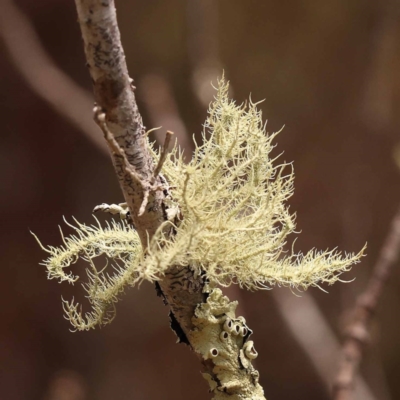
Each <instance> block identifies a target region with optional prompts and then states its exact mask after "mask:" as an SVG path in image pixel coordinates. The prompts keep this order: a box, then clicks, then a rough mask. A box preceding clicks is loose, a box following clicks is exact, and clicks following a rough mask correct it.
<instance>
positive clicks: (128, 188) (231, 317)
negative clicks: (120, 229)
mask: <svg viewBox="0 0 400 400" xmlns="http://www.w3.org/2000/svg"><path fill="white" fill-rule="evenodd" d="M75 1H76V6H77V10H78V19H79V24H80V27H81V30H82V36H83V41H84V47H85V54H86V59H87V65H88V68H89V72H90V75H91V77H92V81H93V89H94V95H95V101H96V103H97V106H98V107H99V108H100V109H101V113H103V114H101V115H100V114H99V112H98V109H97V111H96V116H97V122H98V123H99V125H100V126H101V127H102V129H103V132H104V134H105V135H106V139H107V141H108V143H109V147H110V151H111V153H112V158H113V163H114V167H115V171H116V173H117V176H118V179H119V182H120V185H121V189H122V192H123V194H124V197H125V199H126V202H127V203H128V206H129V209H130V213H131V217H132V220H133V223H134V225H135V228H136V229H137V231H138V234H139V236H140V239H141V242H142V245H143V246H144V247H147V244H148V239H149V238H151V237H152V236H153V235H154V232H155V231H156V230H157V229H158V228H159V227H160V225H161V224H162V223H163V222H164V221H165V220H166V219H167V208H168V206H167V205H166V204H165V202H164V199H165V197H166V196H168V195H169V194H168V187H167V184H166V183H165V182H161V180H160V177H154V168H155V166H154V164H153V161H152V157H151V155H150V153H149V150H148V148H147V140H146V137H145V128H144V126H143V123H142V118H141V116H140V114H139V111H138V108H137V105H136V101H135V96H134V92H133V90H134V87H133V86H132V84H131V82H132V81H131V79H130V78H129V75H128V70H127V66H126V62H125V55H124V52H123V49H122V45H121V41H120V34H119V30H118V25H117V20H116V11H115V6H114V2H113V1H112V0H75ZM110 134H111V135H112V137H110ZM114 139H115V140H114ZM115 141H116V143H115ZM127 162H128V163H129V168H127V165H126V164H127ZM129 171H131V172H129ZM132 171H133V172H132ZM154 179H156V182H154ZM157 186H160V187H161V188H163V189H162V190H159V189H154V188H155V187H157ZM146 192H147V193H148V194H149V199H148V202H147V205H146V209H145V212H144V213H143V214H142V215H141V216H139V215H138V214H139V210H140V208H141V205H142V202H143V198H144V197H145V194H146ZM158 286H159V289H160V292H161V293H160V294H161V295H162V296H163V297H164V300H165V301H166V303H168V305H169V306H170V308H171V313H172V317H171V322H172V326H173V328H174V330H175V332H177V334H178V336H180V339H181V341H183V342H186V343H188V344H189V345H190V347H191V348H192V349H193V350H194V351H195V353H196V354H197V355H198V356H199V358H200V359H201V360H202V363H203V365H204V367H205V372H204V374H203V375H204V377H205V378H206V380H207V381H208V382H209V384H210V390H211V392H212V393H213V394H214V395H215V399H227V398H231V399H253V400H261V399H264V396H263V390H262V388H261V386H260V385H259V384H258V372H257V371H255V370H254V368H253V367H252V365H251V360H252V359H253V358H254V357H255V355H256V352H255V350H254V348H253V344H252V342H251V341H249V340H248V336H249V333H250V330H249V328H247V327H246V325H245V321H244V319H243V318H236V317H235V314H234V312H235V308H236V304H235V303H231V302H229V299H228V298H227V297H224V296H222V294H221V292H220V291H219V289H213V290H210V289H209V288H208V285H207V282H206V280H205V278H204V276H202V275H199V274H197V275H196V274H195V273H194V272H193V270H192V269H191V268H190V266H187V267H185V268H182V267H180V268H178V267H176V266H171V268H170V270H169V271H167V273H166V274H165V277H164V279H163V280H161V281H160V282H159V285H158ZM231 325H232V326H231ZM232 327H233V328H232ZM232 329H233V330H232Z"/></svg>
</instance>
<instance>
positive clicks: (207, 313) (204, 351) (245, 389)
mask: <svg viewBox="0 0 400 400" xmlns="http://www.w3.org/2000/svg"><path fill="white" fill-rule="evenodd" d="M237 304H238V303H237V301H229V299H228V298H227V297H226V296H224V295H223V294H222V291H221V290H220V289H217V288H215V289H211V290H209V296H208V298H207V301H206V302H205V303H202V304H201V305H199V306H198V307H197V309H196V311H195V316H194V317H193V319H192V322H193V325H194V326H195V328H194V330H193V331H192V332H191V335H190V336H191V344H192V346H193V349H194V350H195V352H196V353H199V354H201V356H202V358H203V360H204V365H205V366H206V369H207V372H205V373H203V376H204V378H205V379H206V380H207V381H208V383H209V385H210V391H211V392H212V393H213V394H214V399H216V400H217V399H218V400H219V399H228V398H229V399H238V400H239V399H240V400H243V399H252V400H256V399H260V400H261V399H265V397H264V392H263V389H262V387H261V386H260V385H259V383H258V378H259V374H258V371H256V370H255V368H254V367H253V366H252V363H251V361H252V359H254V358H255V357H256V356H257V352H256V351H255V349H254V344H253V342H252V341H251V340H249V336H250V334H251V330H250V329H249V328H248V326H247V325H246V321H245V319H244V318H243V317H236V315H235V311H236V307H237Z"/></svg>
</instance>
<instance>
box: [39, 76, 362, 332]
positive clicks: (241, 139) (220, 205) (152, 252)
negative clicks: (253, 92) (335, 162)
mask: <svg viewBox="0 0 400 400" xmlns="http://www.w3.org/2000/svg"><path fill="white" fill-rule="evenodd" d="M278 133H279V132H278ZM278 133H274V134H270V135H269V134H267V133H266V131H265V125H264V124H263V122H262V116H261V111H259V110H258V109H257V104H254V103H252V102H251V101H249V103H248V104H244V105H236V104H235V102H234V101H232V100H230V99H229V97H228V83H227V82H225V81H224V80H223V79H222V80H221V81H220V82H219V86H218V88H217V94H216V97H215V101H214V102H213V103H212V104H211V105H210V109H209V114H208V118H207V120H206V122H205V125H204V130H203V143H202V144H201V145H198V144H196V145H195V151H194V154H193V157H192V159H191V161H190V162H188V163H185V160H184V153H183V152H182V151H181V149H179V148H178V147H177V146H175V147H174V149H173V150H172V152H171V153H170V154H169V155H168V157H167V159H166V161H165V162H164V165H163V171H162V172H163V174H164V176H165V177H166V178H167V181H168V183H169V185H170V189H171V190H170V191H171V194H172V197H171V198H167V199H166V202H167V205H168V207H169V208H170V209H173V210H177V211H176V212H175V214H174V215H179V218H174V221H166V222H165V223H164V224H163V225H162V226H161V227H160V228H159V229H158V231H157V232H156V234H155V235H154V236H153V237H152V238H151V240H150V242H149V243H148V246H147V249H146V254H145V255H144V252H143V249H142V247H141V244H140V240H139V237H138V235H137V233H136V231H135V230H134V229H132V228H130V227H129V226H128V225H127V224H126V223H125V222H119V223H117V222H113V224H112V225H109V226H107V227H106V228H105V229H103V228H102V227H101V226H100V225H98V226H91V227H88V226H85V225H83V224H79V223H78V224H77V227H75V229H76V232H77V235H75V236H71V237H68V238H66V239H64V246H61V247H59V248H54V247H49V248H44V249H45V250H46V251H47V252H48V253H50V256H49V258H48V259H47V260H45V261H44V264H45V265H46V267H47V270H48V276H49V278H50V279H52V278H58V279H59V280H60V281H65V280H67V281H68V282H71V283H73V282H75V281H76V280H77V277H74V276H73V275H71V274H66V273H65V272H64V269H65V268H66V267H68V266H70V265H71V264H73V263H75V262H76V261H77V260H78V258H83V259H84V260H85V261H87V262H88V263H89V268H88V269H87V273H88V276H89V282H88V283H87V284H86V285H85V288H86V291H87V293H88V299H89V301H90V303H91V304H92V306H93V310H92V311H91V312H89V313H86V314H82V311H81V309H80V307H79V305H78V304H77V303H74V301H72V302H64V310H65V311H66V316H67V318H68V319H69V320H70V321H71V323H72V325H73V326H74V328H75V329H77V330H85V329H90V328H93V327H95V326H96V325H104V324H107V323H109V322H110V321H111V320H112V319H113V316H114V313H115V303H116V302H117V301H118V296H119V295H120V294H121V293H122V292H123V290H124V288H125V287H126V286H129V285H134V284H136V283H138V282H141V281H143V280H147V281H151V282H152V281H155V280H160V279H162V278H163V274H164V273H165V271H166V270H167V269H168V268H169V267H171V266H175V267H177V266H187V265H190V266H191V268H192V269H194V270H195V271H197V272H198V273H199V274H200V273H205V274H206V276H207V279H208V281H209V282H210V283H211V284H213V285H217V284H218V285H221V286H229V285H230V284H232V283H236V284H239V285H240V286H241V287H244V288H246V289H249V290H256V289H265V288H270V287H272V286H274V285H279V286H289V287H292V288H299V289H307V288H308V287H310V286H316V287H319V286H320V285H321V284H329V285H330V284H333V283H334V282H336V281H338V280H340V279H339V277H340V275H341V274H342V273H343V272H345V271H348V270H349V269H350V267H351V265H352V264H354V263H357V262H359V260H360V258H361V256H362V255H363V251H364V249H362V250H361V251H360V252H359V253H358V254H347V255H342V254H341V253H340V252H338V251H336V250H331V251H316V250H314V249H313V250H311V251H309V252H308V253H306V254H305V255H303V254H296V253H294V252H293V250H292V251H290V250H289V251H285V250H284V248H285V245H286V241H287V237H288V235H290V234H291V233H294V232H295V218H294V215H293V214H291V213H290V212H289V209H288V206H287V205H286V201H287V200H288V199H289V198H290V197H291V196H292V194H293V179H294V174H293V169H292V165H291V164H288V163H281V164H279V163H278V162H277V159H278V158H279V157H275V158H272V156H271V152H272V150H273V148H274V145H273V141H274V140H275V138H276V136H277V134H278ZM152 154H153V157H154V160H155V163H156V160H157V158H158V157H159V152H158V151H156V150H152ZM167 226H172V227H173V229H166V227H167ZM171 232H173V235H172V234H171ZM101 254H104V255H105V256H106V257H107V258H109V259H110V260H112V262H114V263H115V264H114V268H115V273H114V275H108V274H106V273H105V272H104V271H98V270H97V269H96V267H95V265H94V261H93V260H94V259H95V258H96V257H98V256H99V255H101Z"/></svg>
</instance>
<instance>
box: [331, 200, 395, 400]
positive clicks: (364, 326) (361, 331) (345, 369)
mask: <svg viewBox="0 0 400 400" xmlns="http://www.w3.org/2000/svg"><path fill="white" fill-rule="evenodd" d="M399 252H400V208H399V209H398V210H397V213H396V215H395V217H394V218H393V221H392V224H391V228H390V231H389V234H388V236H387V237H386V239H385V242H384V245H383V247H382V250H381V252H380V254H379V257H378V260H377V262H376V264H375V266H374V269H373V272H372V276H371V277H370V279H369V282H368V284H367V287H366V288H365V290H364V292H363V293H361V295H360V296H359V297H358V299H357V303H356V306H355V309H354V311H353V321H352V323H351V324H350V326H349V327H348V329H347V331H346V335H345V341H344V343H343V347H342V357H341V362H340V365H339V371H338V373H337V377H336V382H335V385H334V388H333V398H334V400H350V399H352V398H353V390H354V382H355V379H356V376H357V372H358V369H359V365H360V363H361V360H362V356H363V351H364V348H365V346H366V345H367V344H368V343H369V341H370V335H369V331H368V328H369V324H370V322H371V320H372V317H373V316H374V314H375V312H376V308H377V305H378V302H379V299H380V297H381V295H382V293H383V289H384V287H385V284H386V282H387V280H388V278H389V276H390V273H391V271H392V267H393V265H394V264H395V263H396V261H397V260H398V257H399Z"/></svg>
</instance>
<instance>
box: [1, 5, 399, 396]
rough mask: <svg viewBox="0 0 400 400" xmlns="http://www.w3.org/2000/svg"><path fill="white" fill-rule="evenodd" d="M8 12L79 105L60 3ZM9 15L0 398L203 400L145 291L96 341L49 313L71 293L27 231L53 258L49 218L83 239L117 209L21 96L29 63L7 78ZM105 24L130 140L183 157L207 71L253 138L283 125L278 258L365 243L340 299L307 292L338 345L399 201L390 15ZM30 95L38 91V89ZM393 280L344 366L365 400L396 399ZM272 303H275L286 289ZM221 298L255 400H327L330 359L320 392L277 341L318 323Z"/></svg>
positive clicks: (96, 158)
mask: <svg viewBox="0 0 400 400" xmlns="http://www.w3.org/2000/svg"><path fill="white" fill-rule="evenodd" d="M2 1H3V3H0V4H3V5H6V2H5V0H2ZM14 4H17V5H18V6H19V7H20V10H22V11H23V12H24V13H25V14H26V16H28V18H29V20H30V22H31V23H32V24H33V27H34V29H35V31H36V33H37V34H38V36H39V38H40V41H41V43H42V46H43V47H44V49H45V50H46V51H47V52H48V53H49V55H50V56H51V58H52V59H53V61H54V62H55V63H56V65H57V66H58V67H59V68H60V69H61V70H63V71H64V72H65V73H66V74H68V75H69V76H70V77H71V78H72V79H73V80H74V81H75V83H76V84H77V85H79V86H80V87H81V88H83V89H86V90H87V91H88V93H89V94H90V90H91V84H90V79H89V75H88V72H87V71H86V67H85V60H84V57H83V49H82V42H81V39H80V32H79V27H78V24H77V23H76V19H77V17H76V11H75V5H74V2H73V1H72V0H35V1H30V0H20V1H18V2H15V3H14ZM7 10H8V11H7ZM10 10H11V9H10V8H9V7H8V8H6V7H5V8H4V9H2V10H0V12H1V13H2V18H1V20H2V32H3V33H2V36H3V37H6V36H7V35H8V39H7V40H8V42H7V43H8V44H7V43H6V41H5V40H3V39H2V38H0V49H1V57H0V82H1V95H0V102H1V107H0V115H1V146H0V181H1V194H0V226H1V228H2V229H1V230H0V257H1V259H2V262H1V288H0V299H1V300H0V304H1V311H0V324H1V328H0V399H5V400H14V399H15V400H20V399H21V400H22V399H34V400H36V399H37V400H39V399H40V400H92V399H96V400H110V399H119V400H125V399H137V400H139V399H149V400H151V399H174V400H179V399H188V398H190V399H194V400H196V399H199V400H200V399H207V398H209V395H208V394H207V384H206V383H205V381H203V379H202V377H201V375H200V372H199V371H200V365H199V363H198V361H197V359H196V358H195V356H194V355H192V354H191V353H190V351H188V349H187V348H186V347H185V346H184V345H176V344H175V336H174V334H173V333H172V331H171V330H170V329H169V326H168V317H167V313H168V310H167V308H165V307H164V306H163V304H162V301H161V300H160V299H159V298H157V297H156V296H155V291H154V288H153V287H152V286H151V285H150V284H143V285H142V286H141V287H140V289H139V290H137V289H130V290H129V291H127V293H126V295H125V296H124V297H123V299H122V300H121V302H120V303H119V304H118V310H117V318H116V320H115V321H114V322H113V323H112V324H111V325H110V326H107V327H105V328H104V329H97V330H95V331H91V332H83V333H74V334H73V333H71V332H69V328H70V327H69V325H68V322H67V321H65V320H64V319H63V316H62V309H61V299H60V296H61V294H62V295H63V296H64V297H65V298H70V297H72V296H73V294H74V293H76V292H78V291H79V288H78V286H75V287H71V286H65V285H59V284H57V282H55V281H47V280H46V274H45V271H44V268H43V267H42V266H40V265H38V263H39V262H40V261H41V260H42V259H43V258H44V257H45V253H43V252H42V251H41V250H40V248H39V247H38V245H37V244H36V242H35V240H34V239H33V237H32V236H31V235H30V233H29V230H32V231H33V232H35V233H36V234H37V235H38V236H39V237H40V239H41V240H42V241H43V243H46V244H52V245H58V244H60V242H61V240H60V236H59V232H58V228H57V225H59V224H60V225H61V224H63V222H62V216H63V215H64V216H66V218H67V219H69V220H71V216H75V217H76V218H77V219H78V220H79V221H80V222H85V223H91V222H92V217H91V210H92V209H93V207H94V206H95V205H97V204H100V203H102V202H107V203H112V202H113V203H118V202H120V201H122V196H121V193H120V190H119V187H118V184H117V182H116V179H115V177H114V173H113V169H112V165H111V162H110V159H109V157H108V156H107V155H105V154H104V153H103V152H102V151H101V150H100V149H99V147H98V146H97V147H96V146H95V145H94V144H93V141H92V140H91V139H90V137H89V136H88V135H87V132H86V134H84V133H83V131H82V129H79V127H78V126H79V123H73V122H71V121H68V120H66V119H65V118H64V117H63V116H62V115H60V113H58V112H56V111H55V110H54V108H52V107H51V106H50V105H49V104H48V102H46V101H44V100H43V97H41V96H40V95H38V94H37V93H36V90H33V89H32V87H31V86H29V85H27V83H26V79H25V78H24V77H23V76H22V75H21V72H20V70H21V68H22V69H24V68H25V70H28V71H29V70H30V68H31V63H32V68H33V65H34V64H35V60H36V58H35V57H25V58H27V59H26V60H23V61H21V60H20V61H18V62H17V64H20V65H19V66H18V68H16V64H15V62H16V61H15V60H16V58H15V57H14V58H12V57H11V56H10V52H9V49H8V47H7V46H10V43H11V42H10V40H11V39H12V38H15V39H16V40H17V41H18V40H23V39H20V38H19V36H18V32H19V31H20V29H19V28H18V27H17V28H16V29H15V31H13V32H11V34H10V29H11V30H12V23H13V19H14V18H15V15H14V14H12V13H11V11H10ZM117 10H118V16H119V21H120V28H121V33H122V40H123V44H124V47H125V52H126V56H127V61H128V65H129V69H130V73H131V76H132V77H134V79H135V85H136V87H137V91H136V95H137V99H138V102H139V107H140V110H141V112H142V115H143V117H144V120H145V125H146V126H147V127H148V128H152V127H154V126H158V125H161V124H162V125H163V130H162V131H161V132H164V131H165V130H166V129H172V130H175V131H176V133H177V135H178V137H179V140H180V142H181V143H182V144H183V145H185V146H190V139H188V138H189V136H190V135H192V134H193V133H195V134H196V135H198V134H199V133H200V132H201V124H202V122H203V121H204V118H205V112H206V104H207V103H208V102H209V101H210V100H211V96H212V91H211V92H210V86H209V82H210V81H211V80H213V81H214V82H215V79H216V77H217V76H218V75H220V74H221V73H222V70H223V69H224V70H225V74H226V76H227V78H228V79H229V80H230V81H231V83H232V88H233V90H232V92H233V95H234V97H235V99H237V100H238V101H239V102H242V101H244V100H245V99H247V98H248V95H249V93H250V92H251V96H252V99H253V100H261V99H264V98H265V101H264V102H263V103H262V104H261V105H260V107H261V108H262V110H263V113H264V117H265V118H267V119H268V131H269V132H272V131H275V130H278V129H280V128H281V127H282V125H285V129H284V131H283V132H282V134H280V135H279V137H278V139H277V142H278V149H277V151H282V150H284V151H285V154H284V159H285V160H287V161H291V160H294V167H295V172H296V181H295V188H296V190H295V194H294V196H293V198H292V199H291V201H290V205H291V209H292V210H293V211H296V213H297V221H298V230H301V231H302V233H301V235H300V237H299V239H298V241H297V243H296V248H297V249H298V250H302V251H307V250H308V249H310V248H311V247H317V248H320V249H325V248H333V247H335V246H338V248H339V249H341V250H345V251H358V250H359V249H360V248H361V247H362V246H363V244H364V243H365V242H368V250H367V253H368V256H367V257H365V258H364V259H363V261H362V263H361V264H359V265H357V266H356V267H354V269H353V271H352V272H351V273H348V274H347V275H346V276H344V279H346V278H348V279H349V280H350V279H351V278H353V277H356V278H357V279H356V280H355V281H354V282H352V283H349V284H336V285H335V286H333V287H330V288H325V289H328V291H329V294H326V293H323V292H322V291H319V290H317V289H312V290H310V291H309V294H311V295H312V298H314V299H315V301H316V304H317V305H318V307H319V308H320V310H321V311H322V313H323V315H324V318H325V323H326V326H327V328H329V329H330V330H331V331H332V332H331V333H334V334H335V335H336V337H339V335H340V334H341V329H342V327H343V323H344V322H345V319H346V318H345V317H343V313H344V312H345V310H346V309H347V308H348V307H350V306H351V305H352V304H353V303H354V300H355V297H356V296H357V294H358V293H359V292H360V291H361V290H362V289H363V288H364V286H365V283H366V280H367V278H368V277H369V273H370V271H371V268H372V266H373V264H374V262H375V260H376V257H377V255H378V252H379V249H380V247H381V245H382V242H383V240H384V237H385V234H386V232H387V230H388V227H389V224H390V220H391V218H392V217H393V215H394V213H395V211H396V208H397V206H398V204H399V202H400V175H399V167H397V165H396V161H395V158H396V154H397V158H398V159H400V156H399V154H400V136H399V126H400V68H399V64H400V26H399V21H400V6H399V4H398V2H393V3H392V2H390V1H388V0H383V1H372V0H350V1H349V0H324V1H320V2H316V1H311V0H292V1H284V0H281V1H279V2H277V1H267V0H234V1H233V0H213V1H211V0H187V1H183V0H169V1H165V0H164V1H161V0H148V1H139V0H135V1H118V2H117ZM5 27H6V28H5ZM10 27H11V28H10ZM6 29H8V31H7V30H6ZM5 32H6V33H5ZM7 32H8V33H7ZM10 38H11V39H10ZM31 39H32V35H31ZM29 48H30V49H32V46H29ZM26 54H27V53H26ZM12 60H14V61H12ZM21 64H24V65H21ZM39 86H40V87H41V88H43V90H46V88H45V87H46V84H43V85H42V84H41V83H40V84H39ZM52 86H53V89H54V87H56V88H57V86H55V85H52ZM59 95H60V96H61V98H63V99H64V100H61V102H62V101H67V102H68V99H69V97H68V96H69V95H68V93H67V92H65V93H64V92H63V91H62V90H61V89H60V90H59ZM66 98H67V100H65V99H66ZM75 104H76V105H77V103H75ZM85 104H87V108H86V107H80V106H79V110H77V111H78V112H80V113H81V115H82V117H80V118H81V119H83V120H85V119H86V121H89V122H87V123H88V124H89V126H92V130H93V131H95V132H96V133H97V134H98V135H99V136H101V133H100V131H98V132H97V128H96V127H95V126H94V123H93V124H92V123H91V122H90V121H91V119H92V115H91V103H90V101H88V102H87V103H85ZM82 108H83V109H82ZM86 131H87V130H86ZM185 135H186V136H185ZM103 219H104V218H103ZM66 231H67V232H68V230H66ZM397 267H398V266H396V267H395V270H394V271H393V274H392V276H391V279H390V281H389V283H388V286H387V288H386V291H385V295H384V297H383V298H382V299H381V300H382V301H381V304H380V306H379V310H378V315H377V318H376V319H375V322H374V326H373V327H372V346H371V347H370V348H369V350H368V352H367V354H366V357H365V359H364V363H363V367H362V374H363V377H364V381H365V382H366V383H367V385H368V387H369V388H370V390H371V393H373V394H374V396H375V398H376V399H385V400H388V399H399V398H400V379H399V378H400V318H399V315H400V312H399V310H400V270H399V268H397ZM275 290H278V291H279V292H282V293H283V292H288V293H287V295H288V296H291V297H290V298H292V297H293V295H292V294H291V293H290V291H288V290H287V289H275ZM230 295H231V296H232V297H236V298H240V301H241V307H242V308H241V312H242V313H244V314H245V316H246V319H247V321H248V323H249V325H250V327H251V328H253V329H254V331H255V333H254V336H253V339H254V341H255V345H256V348H257V350H258V352H259V354H260V355H259V357H258V359H257V368H258V370H259V371H260V374H261V384H262V385H263V387H264V389H265V393H266V396H267V398H268V399H269V400H277V399H279V400H283V399H291V400H303V399H304V400H305V399H307V400H314V399H322V400H324V399H328V398H329V382H328V384H327V382H326V380H328V381H329V379H333V378H334V373H335V368H336V363H337V352H335V353H334V354H333V356H332V357H325V358H324V359H321V360H320V363H322V364H321V365H323V364H324V365H325V367H326V371H328V372H327V374H328V375H329V376H328V377H326V374H325V379H324V377H323V376H322V375H324V373H323V372H322V370H321V368H319V367H318V366H316V364H315V363H313V362H312V357H313V356H312V355H310V354H309V351H308V350H307V349H306V348H305V347H304V346H302V345H301V343H300V342H299V341H298V340H297V339H296V336H295V335H293V332H291V330H290V329H288V322H287V318H288V312H290V310H292V311H293V316H294V317H297V323H298V324H300V325H301V326H302V328H301V329H302V330H298V332H300V331H301V332H305V333H304V334H303V336H304V337H305V338H307V337H313V335H314V333H315V332H319V328H320V327H319V324H313V323H312V321H311V320H309V319H308V318H307V315H308V314H307V311H308V308H307V307H309V306H308V303H306V301H305V300H306V298H298V299H296V302H295V303H296V307H297V308H290V309H289V311H288V310H286V314H285V313H284V312H283V313H282V311H281V308H280V306H279V304H280V303H279V301H280V300H279V299H283V298H286V297H285V296H286V294H285V293H283V295H282V296H279V295H278V296H275V297H274V295H273V293H272V292H271V291H266V292H258V293H245V292H243V291H238V290H231V291H230ZM312 298H311V301H312ZM290 307H292V306H290ZM293 307H294V306H293ZM302 308H303V311H302ZM285 315H286V316H285ZM302 316H304V318H302ZM285 318H286V320H285ZM300 325H299V326H300ZM317 325H318V326H317ZM319 339H320V340H319V341H316V342H315V344H314V343H312V346H311V347H312V351H314V353H316V354H317V356H318V354H323V351H324V348H325V343H324V340H325V337H320V338H319ZM314 357H315V354H314Z"/></svg>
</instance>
